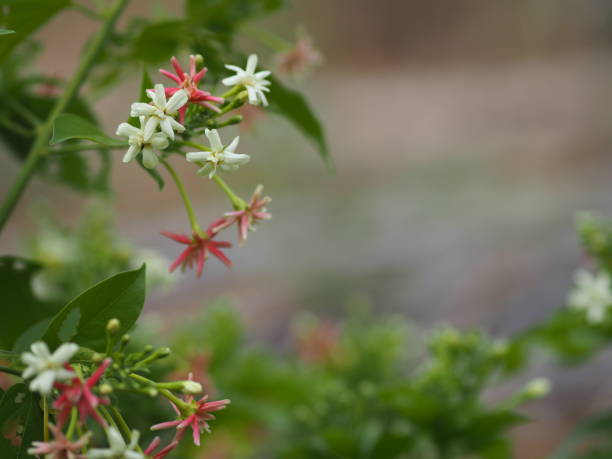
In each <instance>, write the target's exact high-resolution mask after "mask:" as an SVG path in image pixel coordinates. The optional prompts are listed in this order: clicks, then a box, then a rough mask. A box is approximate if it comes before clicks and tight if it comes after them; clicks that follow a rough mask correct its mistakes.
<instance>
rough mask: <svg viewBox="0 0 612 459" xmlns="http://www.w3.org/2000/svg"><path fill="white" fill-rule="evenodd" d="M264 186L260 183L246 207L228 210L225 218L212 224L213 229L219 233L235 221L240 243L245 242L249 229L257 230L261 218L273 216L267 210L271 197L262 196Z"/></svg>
mask: <svg viewBox="0 0 612 459" xmlns="http://www.w3.org/2000/svg"><path fill="white" fill-rule="evenodd" d="M262 191H263V186H262V185H258V186H257V188H255V191H254V192H253V196H251V200H250V201H249V204H248V206H247V207H246V208H244V209H242V210H235V211H233V212H227V213H226V214H225V218H223V219H220V220H217V221H216V222H215V223H214V224H213V225H214V226H212V225H211V226H212V231H213V232H215V233H217V232H219V231H221V230H222V229H224V228H227V227H229V226H231V225H233V224H234V223H236V225H237V227H238V241H239V243H240V244H244V243H245V242H246V239H247V234H248V232H249V230H251V231H255V226H254V225H255V224H256V223H258V222H259V221H260V220H269V219H270V218H272V215H270V214H269V213H268V212H266V208H265V206H266V204H268V203H269V202H270V201H271V199H270V198H269V197H267V196H266V197H263V198H262V197H261V193H262Z"/></svg>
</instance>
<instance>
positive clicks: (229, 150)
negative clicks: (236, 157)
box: [225, 136, 240, 153]
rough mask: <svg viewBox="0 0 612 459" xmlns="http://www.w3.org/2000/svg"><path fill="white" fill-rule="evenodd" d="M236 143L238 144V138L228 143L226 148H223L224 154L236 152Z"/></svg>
mask: <svg viewBox="0 0 612 459" xmlns="http://www.w3.org/2000/svg"><path fill="white" fill-rule="evenodd" d="M238 142H240V136H236V137H234V140H232V143H230V144H229V145H228V146H227V147H225V152H226V153H234V152H235V151H236V148H237V147H238Z"/></svg>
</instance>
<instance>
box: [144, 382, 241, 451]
mask: <svg viewBox="0 0 612 459" xmlns="http://www.w3.org/2000/svg"><path fill="white" fill-rule="evenodd" d="M189 380H190V381H191V380H193V378H192V375H191V374H190V375H189ZM183 400H184V402H185V403H186V404H187V405H188V409H187V410H184V411H188V413H187V414H185V413H184V412H181V410H179V409H178V408H177V406H176V405H175V404H174V403H172V402H170V404H171V405H172V408H173V409H174V411H175V412H176V414H177V416H179V419H176V420H174V421H167V422H162V423H160V424H155V425H154V426H151V430H161V429H169V428H171V427H176V429H177V432H176V435H175V436H174V441H173V442H172V443H171V445H172V444H173V443H175V442H176V444H178V442H179V441H180V440H181V439H182V438H183V436H184V435H185V432H186V428H187V427H191V430H192V434H193V442H194V443H195V444H196V445H197V446H200V436H201V435H202V433H204V432H210V426H209V425H208V421H210V420H213V419H215V416H214V415H212V414H211V413H212V412H214V411H220V410H223V409H225V407H226V406H227V405H228V404H229V403H230V400H228V399H225V400H217V401H214V402H208V401H207V400H208V395H205V396H204V397H202V398H201V399H199V400H198V401H195V400H194V399H193V395H187V396H185V398H184V399H183ZM168 446H170V445H168Z"/></svg>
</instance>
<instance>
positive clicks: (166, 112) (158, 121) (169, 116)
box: [131, 84, 189, 141]
mask: <svg viewBox="0 0 612 459" xmlns="http://www.w3.org/2000/svg"><path fill="white" fill-rule="evenodd" d="M147 95H148V96H149V97H150V98H151V103H149V104H145V103H144V102H134V103H133V104H132V111H131V116H146V117H147V119H146V122H145V125H144V129H143V131H144V132H143V138H144V140H145V141H148V140H149V139H150V138H151V137H152V136H153V133H154V132H155V130H156V129H157V126H159V127H160V129H161V131H162V132H163V133H165V134H166V135H167V136H168V137H170V139H172V140H174V131H177V132H183V131H184V130H185V128H184V127H183V125H182V124H180V123H179V122H178V121H176V120H175V119H174V116H175V115H176V112H177V111H178V109H179V108H181V107H182V106H183V105H185V104H186V103H187V100H188V99H189V96H188V95H187V92H186V91H185V90H183V89H181V90H179V91H176V92H175V93H174V94H173V95H172V97H170V100H168V101H166V91H165V89H164V85H162V84H156V85H155V90H149V91H147Z"/></svg>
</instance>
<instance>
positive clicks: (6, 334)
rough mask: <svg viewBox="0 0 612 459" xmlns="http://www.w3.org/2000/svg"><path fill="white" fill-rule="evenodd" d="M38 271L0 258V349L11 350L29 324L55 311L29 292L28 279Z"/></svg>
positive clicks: (21, 261) (24, 263) (18, 261)
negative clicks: (0, 317)
mask: <svg viewBox="0 0 612 459" xmlns="http://www.w3.org/2000/svg"><path fill="white" fill-rule="evenodd" d="M39 269H40V266H38V265H37V264H35V263H33V262H31V261H28V260H24V259H21V258H17V257H10V256H5V257H0V311H1V314H2V320H0V348H1V349H11V348H12V347H13V345H14V344H15V342H16V341H17V340H18V339H19V337H20V336H21V335H22V334H23V333H24V332H26V331H27V330H28V329H29V328H30V326H31V325H32V324H33V323H35V322H38V321H40V320H42V319H44V318H46V317H50V316H52V315H53V314H54V313H55V312H56V311H57V306H56V305H54V304H51V303H47V302H44V301H41V300H39V299H38V298H36V297H35V296H34V293H33V292H32V278H33V276H34V274H36V272H37V271H38V270H39ZM25 344H26V347H27V345H29V344H30V343H25Z"/></svg>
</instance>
